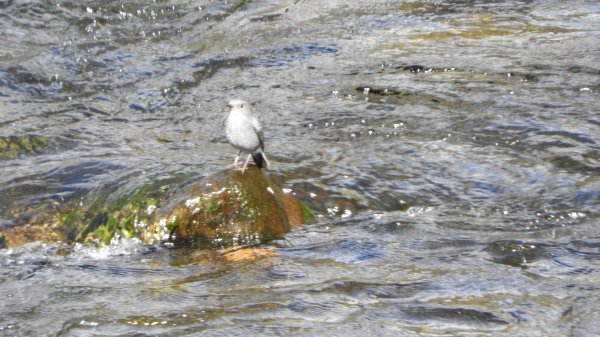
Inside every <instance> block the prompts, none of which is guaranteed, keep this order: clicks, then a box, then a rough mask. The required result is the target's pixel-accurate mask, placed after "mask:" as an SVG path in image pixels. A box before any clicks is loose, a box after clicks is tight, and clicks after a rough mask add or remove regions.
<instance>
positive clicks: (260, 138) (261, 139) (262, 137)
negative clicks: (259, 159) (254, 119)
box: [254, 129, 265, 151]
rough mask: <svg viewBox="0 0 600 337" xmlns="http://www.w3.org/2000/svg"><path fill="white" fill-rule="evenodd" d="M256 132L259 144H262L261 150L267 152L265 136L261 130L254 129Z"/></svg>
mask: <svg viewBox="0 0 600 337" xmlns="http://www.w3.org/2000/svg"><path fill="white" fill-rule="evenodd" d="M254 131H256V135H257V136H258V142H259V143H260V149H261V150H263V151H264V150H265V135H264V134H263V132H262V131H261V130H258V131H257V130H256V129H254Z"/></svg>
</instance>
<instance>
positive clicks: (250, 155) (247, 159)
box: [242, 154, 252, 173]
mask: <svg viewBox="0 0 600 337" xmlns="http://www.w3.org/2000/svg"><path fill="white" fill-rule="evenodd" d="M250 158H252V154H249V155H248V158H246V162H245V163H244V167H242V173H244V171H246V167H248V162H250Z"/></svg>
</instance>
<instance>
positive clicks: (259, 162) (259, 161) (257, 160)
mask: <svg viewBox="0 0 600 337" xmlns="http://www.w3.org/2000/svg"><path fill="white" fill-rule="evenodd" d="M252 159H254V164H256V167H258V168H263V167H264V168H266V167H267V161H266V158H265V156H264V155H263V154H262V152H255V153H253V154H252Z"/></svg>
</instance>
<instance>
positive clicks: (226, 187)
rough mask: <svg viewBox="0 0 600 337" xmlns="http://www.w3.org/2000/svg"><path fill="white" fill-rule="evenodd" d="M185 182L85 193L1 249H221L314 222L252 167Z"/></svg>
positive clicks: (10, 234)
mask: <svg viewBox="0 0 600 337" xmlns="http://www.w3.org/2000/svg"><path fill="white" fill-rule="evenodd" d="M188 178H189V177H186V176H182V177H177V178H173V179H171V180H169V181H159V182H155V183H152V184H148V185H145V186H142V187H141V188H139V189H137V190H135V191H133V192H130V193H128V194H126V195H119V194H118V193H116V192H115V191H94V192H90V193H89V195H87V196H86V197H85V198H83V199H82V200H77V201H74V202H72V203H67V204H63V205H60V206H59V207H58V208H57V209H56V213H55V214H44V216H37V217H31V219H32V221H30V222H26V223H24V224H20V225H18V226H14V227H11V228H8V229H5V230H0V238H3V241H0V247H1V245H5V246H8V247H12V246H19V245H22V244H25V243H27V242H30V241H44V242H57V241H63V242H67V243H73V242H84V243H91V244H107V243H109V242H111V240H113V239H115V238H119V237H137V238H140V239H141V240H142V241H144V242H147V243H155V242H163V241H172V242H174V243H177V244H183V245H189V246H192V247H201V248H219V249H222V248H228V247H237V246H250V245H254V244H258V243H264V242H268V241H270V240H273V239H278V238H281V237H282V236H283V235H284V234H285V233H287V232H289V231H290V229H291V228H292V227H294V226H299V225H301V224H303V223H304V222H305V221H307V220H309V219H311V218H312V217H313V216H312V213H311V211H310V210H309V209H308V208H307V207H306V206H305V205H304V204H303V203H301V202H299V201H298V200H296V199H295V198H294V197H293V196H291V195H289V194H285V193H284V192H283V191H282V190H281V189H280V188H279V187H278V186H277V185H276V184H275V183H274V182H273V181H272V180H271V179H270V178H269V176H268V175H267V174H266V173H265V172H263V171H261V170H260V169H258V168H256V167H254V166H250V167H249V168H248V169H247V170H246V171H245V172H244V173H243V174H242V173H241V172H239V171H233V170H227V171H222V172H219V173H216V174H214V175H213V176H211V177H209V178H206V179H202V180H199V181H195V182H192V183H190V182H189V180H188Z"/></svg>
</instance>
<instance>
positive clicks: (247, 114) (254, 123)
mask: <svg viewBox="0 0 600 337" xmlns="http://www.w3.org/2000/svg"><path fill="white" fill-rule="evenodd" d="M227 106H228V107H229V114H228V115H227V119H226V120H225V135H227V140H228V141H229V143H230V144H231V145H233V147H235V148H236V149H238V150H240V152H239V153H238V155H237V156H236V157H235V160H234V162H233V166H234V167H237V165H238V159H239V158H240V155H241V154H242V152H245V153H248V158H247V159H246V162H245V163H244V166H243V167H242V173H244V171H245V170H246V167H248V162H249V161H250V157H252V158H253V159H254V163H255V164H256V166H257V167H258V168H263V167H267V166H268V165H269V161H268V160H267V156H266V155H265V153H264V149H265V139H264V136H263V132H262V128H261V126H260V122H259V121H258V119H257V118H256V116H254V114H253V113H252V111H250V106H249V105H248V104H246V102H244V101H242V100H240V99H234V100H231V101H229V104H227Z"/></svg>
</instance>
